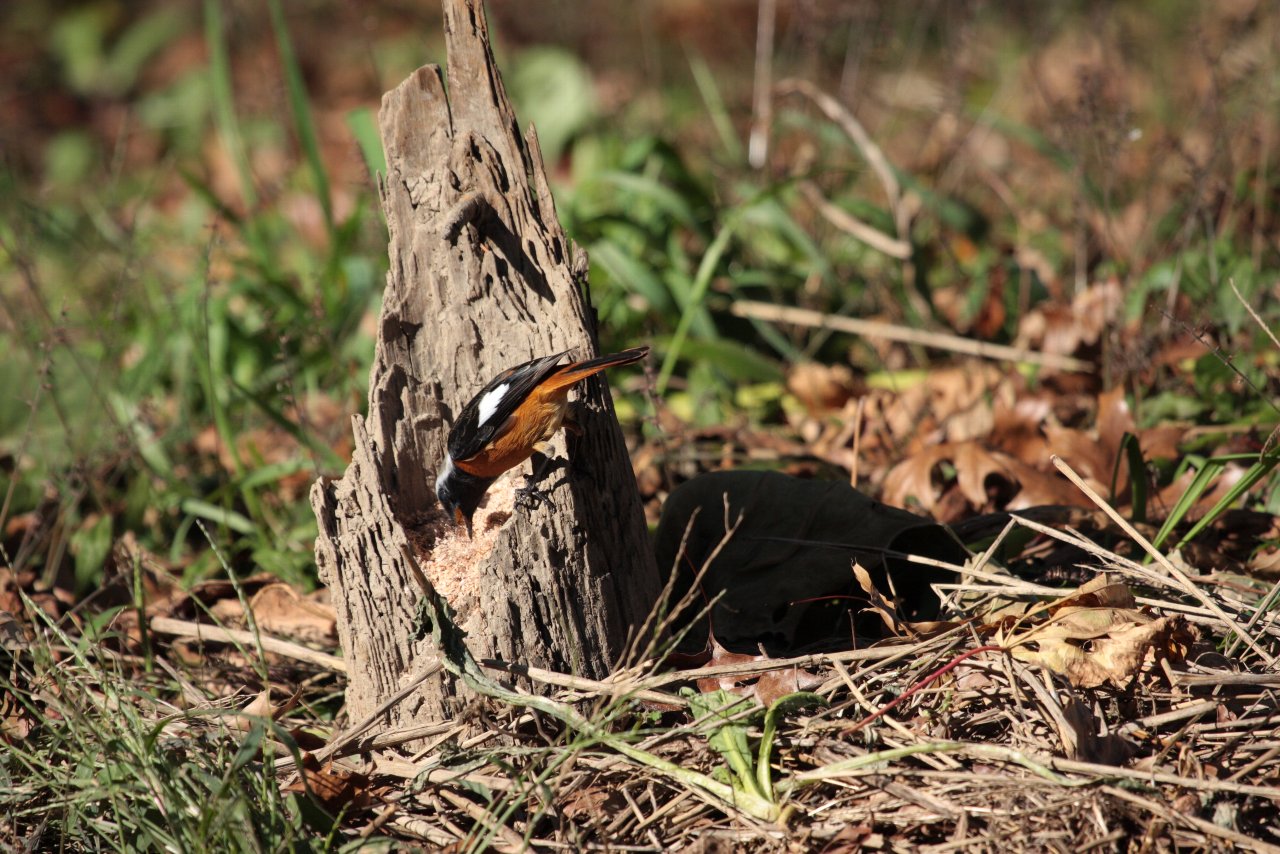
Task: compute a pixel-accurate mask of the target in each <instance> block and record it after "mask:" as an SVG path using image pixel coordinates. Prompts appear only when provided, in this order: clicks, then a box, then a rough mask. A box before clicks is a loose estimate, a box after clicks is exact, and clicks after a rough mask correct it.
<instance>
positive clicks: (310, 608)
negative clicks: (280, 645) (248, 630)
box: [249, 583, 338, 643]
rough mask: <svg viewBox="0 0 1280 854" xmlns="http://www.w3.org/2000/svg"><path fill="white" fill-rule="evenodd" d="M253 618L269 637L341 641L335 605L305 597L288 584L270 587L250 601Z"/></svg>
mask: <svg viewBox="0 0 1280 854" xmlns="http://www.w3.org/2000/svg"><path fill="white" fill-rule="evenodd" d="M249 607H250V609H252V611H253V618H254V620H256V621H257V623H258V626H259V627H260V628H261V629H262V630H263V631H264V632H267V633H269V634H273V635H277V636H279V637H287V638H294V639H296V640H300V641H307V642H311V643H334V642H336V641H337V639H338V632H337V616H336V615H335V613H334V610H333V606H332V605H328V604H322V603H319V602H316V601H313V600H311V599H306V598H303V597H302V596H301V595H299V594H298V592H297V591H296V590H294V589H293V588H292V587H290V586H289V585H287V584H283V583H281V584H270V585H267V586H266V587H264V588H262V589H261V590H259V591H258V592H257V594H256V595H255V596H254V597H253V599H251V600H250V601H249Z"/></svg>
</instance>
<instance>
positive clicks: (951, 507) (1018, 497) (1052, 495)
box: [884, 442, 1087, 521]
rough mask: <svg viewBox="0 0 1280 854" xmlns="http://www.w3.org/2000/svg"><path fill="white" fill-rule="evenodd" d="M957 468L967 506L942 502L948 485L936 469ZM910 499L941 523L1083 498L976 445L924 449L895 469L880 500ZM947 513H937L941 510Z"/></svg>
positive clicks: (1067, 486)
mask: <svg viewBox="0 0 1280 854" xmlns="http://www.w3.org/2000/svg"><path fill="white" fill-rule="evenodd" d="M943 463H950V464H951V466H952V467H953V468H954V469H955V481H954V487H955V488H956V489H957V490H958V493H959V495H960V496H962V497H963V499H964V504H965V505H967V506H961V507H956V506H955V504H954V503H947V502H944V498H945V497H946V495H947V494H948V492H949V491H950V487H951V486H952V483H951V482H950V481H949V480H947V479H944V478H943V477H941V476H940V475H941V473H940V470H939V468H938V467H939V466H940V465H941V464H943ZM908 499H914V500H915V502H916V503H917V504H918V506H920V507H921V508H922V509H924V510H926V511H929V512H930V513H933V514H934V515H935V516H937V517H938V518H940V519H942V520H943V521H948V520H950V519H954V518H958V517H959V516H963V515H968V514H969V513H971V512H973V511H987V512H990V511H995V510H1019V509H1022V508H1024V507H1037V506H1042V505H1046V504H1083V503H1084V502H1085V501H1087V499H1086V498H1085V497H1084V496H1083V495H1081V494H1080V492H1079V490H1077V489H1075V488H1074V487H1073V486H1072V485H1071V484H1070V483H1068V482H1067V481H1066V480H1065V479H1064V478H1062V477H1060V476H1058V475H1056V474H1050V473H1048V472H1043V471H1039V470H1037V469H1035V468H1032V467H1031V466H1029V465H1027V464H1026V463H1023V462H1021V461H1019V460H1016V459H1014V458H1013V457H1011V456H1009V455H1008V454H1004V453H1001V452H999V451H992V450H988V449H987V448H984V447H982V446H981V445H979V444H978V443H976V442H964V443H959V444H956V443H947V444H942V445H936V446H934V447H932V448H928V449H926V450H924V451H921V452H920V453H917V454H916V455H914V456H912V457H910V458H909V459H906V460H904V461H902V462H901V463H899V464H898V465H896V466H894V467H893V468H892V469H891V470H890V471H889V473H888V474H887V475H886V476H885V479H884V501H885V503H887V504H891V505H896V506H906V502H907V500H908ZM944 507H945V508H946V510H945V512H942V513H939V512H938V509H939V508H944Z"/></svg>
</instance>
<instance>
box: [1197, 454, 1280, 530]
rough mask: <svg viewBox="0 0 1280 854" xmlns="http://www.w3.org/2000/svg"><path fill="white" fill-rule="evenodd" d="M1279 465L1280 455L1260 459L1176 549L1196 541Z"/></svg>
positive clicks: (1201, 519) (1202, 518) (1269, 455)
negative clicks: (1202, 532)
mask: <svg viewBox="0 0 1280 854" xmlns="http://www.w3.org/2000/svg"><path fill="white" fill-rule="evenodd" d="M1277 463H1280V453H1273V454H1268V455H1267V456H1264V457H1259V458H1258V461H1257V462H1256V463H1254V464H1253V465H1252V466H1250V467H1249V469H1248V470H1247V471H1246V472H1245V473H1244V476H1243V477H1242V478H1240V480H1238V481H1236V483H1235V485H1234V486H1232V487H1231V489H1229V490H1227V494H1226V495H1224V496H1222V497H1221V498H1220V499H1218V501H1217V503H1216V504H1214V505H1213V507H1212V508H1210V510H1209V512H1208V513H1206V514H1204V516H1202V517H1200V520H1199V521H1198V522H1196V523H1195V524H1194V525H1192V526H1191V530H1189V531H1187V533H1186V534H1185V535H1184V536H1183V537H1182V539H1181V540H1179V541H1178V545H1177V546H1176V548H1182V547H1183V546H1185V545H1186V544H1187V543H1189V542H1191V541H1192V540H1194V539H1195V538H1196V537H1197V536H1198V535H1199V534H1200V532H1201V531H1203V530H1204V529H1205V528H1207V527H1209V526H1210V525H1212V524H1213V523H1214V522H1216V521H1217V520H1218V518H1219V517H1220V516H1221V515H1222V514H1223V513H1225V512H1227V510H1228V508H1230V507H1231V505H1232V504H1235V503H1236V502H1237V501H1239V500H1240V497H1241V496H1242V495H1244V494H1245V493H1246V492H1248V491H1249V490H1250V489H1253V487H1254V486H1255V485H1256V484H1257V483H1258V481H1260V480H1262V479H1263V478H1264V477H1266V476H1267V475H1268V474H1270V473H1271V470H1272V469H1274V468H1275V467H1276V464H1277Z"/></svg>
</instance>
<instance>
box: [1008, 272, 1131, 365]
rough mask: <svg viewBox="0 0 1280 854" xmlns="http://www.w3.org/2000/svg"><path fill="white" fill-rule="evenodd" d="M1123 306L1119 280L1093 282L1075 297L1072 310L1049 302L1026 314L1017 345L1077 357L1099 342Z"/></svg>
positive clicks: (1020, 327)
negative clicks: (1081, 351)
mask: <svg viewBox="0 0 1280 854" xmlns="http://www.w3.org/2000/svg"><path fill="white" fill-rule="evenodd" d="M1123 305H1124V294H1123V292H1122V290H1121V288H1120V282H1119V281H1117V280H1116V279H1108V280H1107V281H1105V282H1097V283H1094V284H1092V285H1090V286H1089V287H1087V288H1085V289H1084V290H1083V291H1081V292H1080V293H1078V294H1076V296H1075V298H1074V299H1072V300H1071V306H1070V307H1066V306H1063V305H1061V304H1058V303H1049V304H1047V305H1045V306H1043V307H1041V308H1036V309H1033V310H1031V311H1029V312H1027V313H1026V315H1024V316H1023V318H1022V322H1021V323H1020V324H1019V325H1018V335H1017V339H1016V343H1017V345H1018V346H1019V347H1028V348H1030V349H1033V350H1042V351H1044V352H1046V353H1055V354H1058V355H1062V356H1070V355H1074V354H1076V353H1077V352H1078V351H1079V350H1081V349H1082V348H1085V347H1091V346H1093V345H1094V344H1097V343H1098V340H1099V339H1100V338H1101V337H1102V333H1103V332H1104V331H1105V330H1106V329H1107V327H1108V326H1110V325H1112V324H1113V323H1115V321H1116V320H1117V318H1118V317H1119V314H1120V309H1121V307H1122V306H1123Z"/></svg>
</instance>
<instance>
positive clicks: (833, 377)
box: [787, 362, 860, 415]
mask: <svg viewBox="0 0 1280 854" xmlns="http://www.w3.org/2000/svg"><path fill="white" fill-rule="evenodd" d="M859 385H860V384H859V383H858V380H857V378H856V377H855V376H854V374H853V371H852V370H851V369H850V368H849V366H848V365H823V364H820V363H818V362H804V363H802V364H799V365H795V366H794V367H792V368H791V370H790V371H789V372H788V373H787V390H788V391H790V392H791V393H792V394H794V395H795V396H796V398H797V399H798V400H799V401H800V402H801V403H802V404H804V407H805V409H807V410H808V411H809V412H810V414H813V415H817V414H821V413H823V412H830V411H831V410H834V409H839V408H840V407H842V406H844V405H845V404H846V403H847V402H848V401H849V399H850V398H852V397H853V396H854V395H855V394H858V393H859V392H860V388H859Z"/></svg>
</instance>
